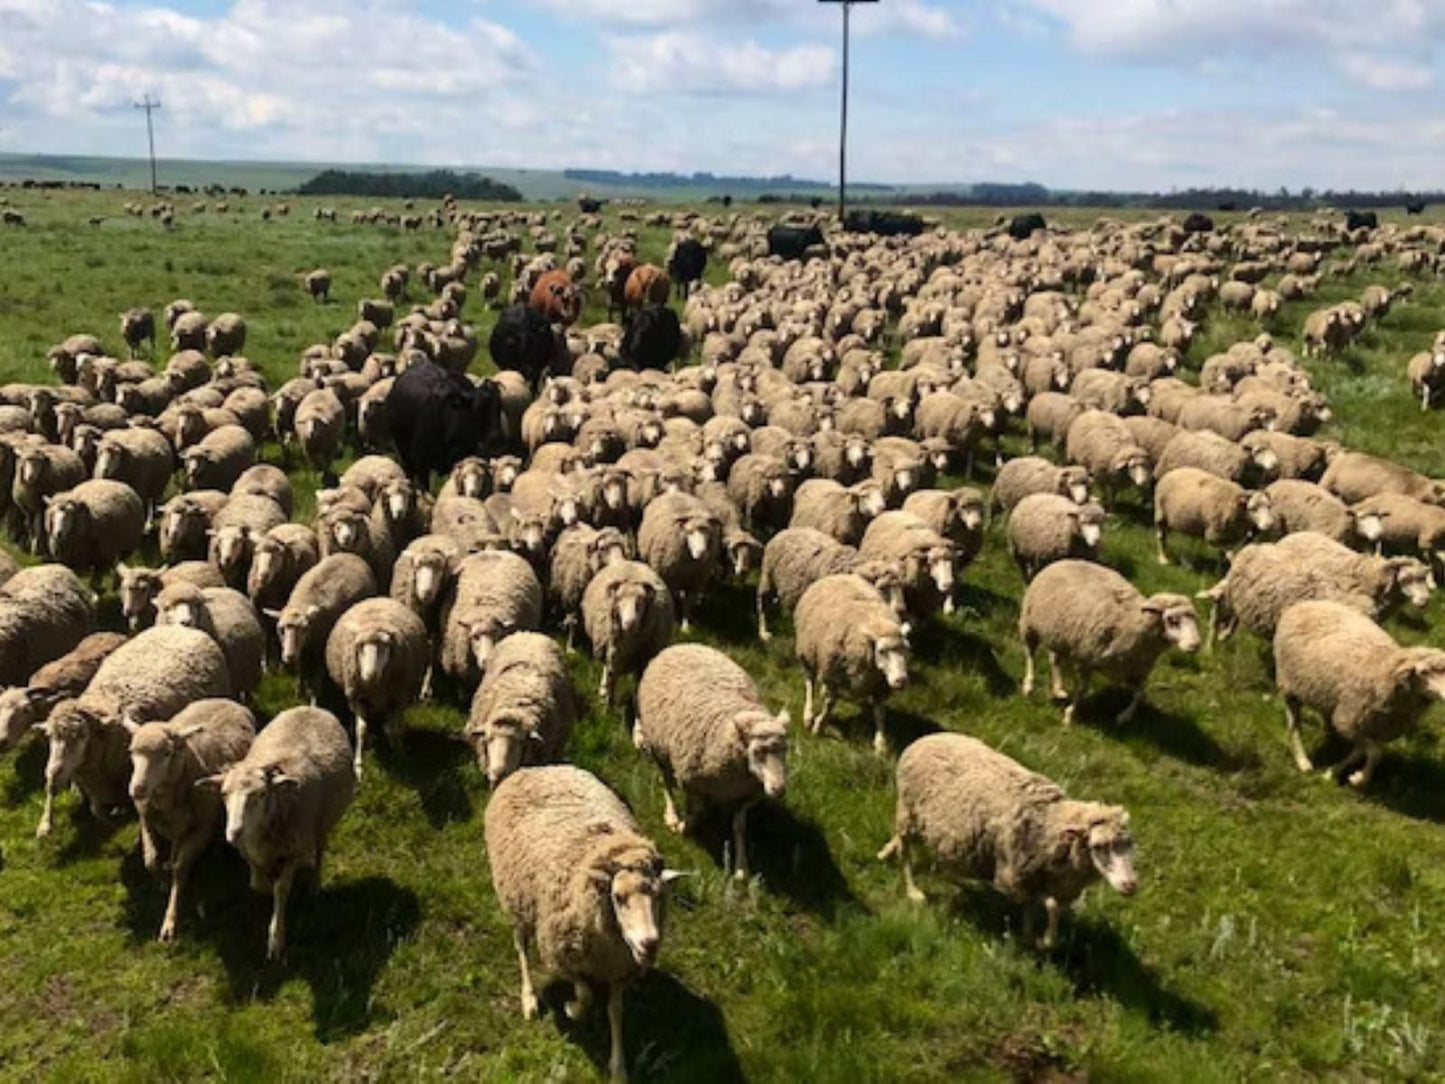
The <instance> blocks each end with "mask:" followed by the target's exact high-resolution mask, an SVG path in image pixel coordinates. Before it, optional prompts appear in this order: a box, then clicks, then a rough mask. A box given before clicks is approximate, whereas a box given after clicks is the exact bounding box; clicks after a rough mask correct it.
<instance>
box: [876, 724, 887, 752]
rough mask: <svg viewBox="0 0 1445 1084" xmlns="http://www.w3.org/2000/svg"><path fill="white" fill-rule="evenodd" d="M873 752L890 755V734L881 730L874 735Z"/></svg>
mask: <svg viewBox="0 0 1445 1084" xmlns="http://www.w3.org/2000/svg"><path fill="white" fill-rule="evenodd" d="M873 752H875V753H877V754H878V755H879V756H880V757H886V756H887V755H888V736H887V735H886V734H884V733H883V731H881V730H879V731H877V732H876V733H875V734H874V735H873Z"/></svg>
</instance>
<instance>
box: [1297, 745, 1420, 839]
mask: <svg viewBox="0 0 1445 1084" xmlns="http://www.w3.org/2000/svg"><path fill="white" fill-rule="evenodd" d="M1342 759H1344V758H1343V753H1341V755H1340V756H1339V757H1336V758H1335V760H1334V761H1333V762H1331V763H1337V762H1338V761H1339V760H1342ZM1318 763H1319V764H1320V765H1321V766H1322V767H1323V766H1324V765H1325V761H1324V759H1323V758H1320V759H1319V761H1318ZM1364 797H1365V799H1366V800H1367V801H1371V802H1376V803H1378V804H1380V805H1382V806H1384V807H1385V808H1387V809H1391V810H1393V811H1394V812H1396V813H1400V814H1403V815H1404V816H1406V817H1413V818H1414V819H1415V820H1421V821H1432V822H1434V823H1436V824H1445V764H1442V763H1441V762H1440V760H1439V759H1437V758H1435V757H1428V756H1407V755H1402V754H1393V753H1391V752H1390V751H1388V750H1387V751H1386V753H1385V757H1384V759H1383V760H1381V761H1380V766H1379V767H1378V768H1376V769H1375V777H1374V778H1373V779H1372V780H1371V781H1370V786H1369V788H1368V789H1367V790H1366V791H1365V794H1364Z"/></svg>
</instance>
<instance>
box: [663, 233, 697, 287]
mask: <svg viewBox="0 0 1445 1084" xmlns="http://www.w3.org/2000/svg"><path fill="white" fill-rule="evenodd" d="M706 270H707V249H706V248H704V247H703V244H702V242H701V241H695V240H693V239H692V238H691V237H687V238H684V239H683V240H681V241H679V242H678V243H677V245H676V246H675V247H674V248H673V250H672V259H670V260H668V261H667V273H668V275H669V276H670V277H671V278H672V288H673V292H674V293H675V294H676V296H678V297H681V298H686V297H687V296H688V295H689V294H690V293H692V286H693V283H695V282H701V281H702V273H703V272H704V271H706Z"/></svg>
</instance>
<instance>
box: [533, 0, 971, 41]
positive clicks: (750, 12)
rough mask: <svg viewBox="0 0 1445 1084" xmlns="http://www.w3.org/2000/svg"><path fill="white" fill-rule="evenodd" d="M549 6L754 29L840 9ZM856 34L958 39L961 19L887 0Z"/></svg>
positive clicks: (678, 1) (668, 3)
mask: <svg viewBox="0 0 1445 1084" xmlns="http://www.w3.org/2000/svg"><path fill="white" fill-rule="evenodd" d="M540 2H541V3H542V4H543V5H544V6H545V7H548V8H550V9H551V10H553V11H556V12H558V13H560V14H562V15H564V16H567V17H569V18H572V19H576V20H579V21H582V22H588V23H595V24H597V25H600V26H604V27H609V28H619V27H632V28H651V29H658V30H661V29H670V30H676V31H688V30H695V29H696V28H697V27H698V26H699V25H701V24H704V23H711V24H720V25H728V26H735V27H744V28H756V27H758V26H760V25H763V24H767V23H786V24H792V25H794V26H800V27H807V28H808V29H816V28H818V27H820V26H832V25H835V23H836V21H837V19H838V17H839V16H838V12H837V10H836V9H834V8H831V7H825V6H822V5H819V4H818V3H816V2H815V0H540ZM852 18H853V25H854V26H855V27H856V28H857V31H858V33H859V34H864V35H867V34H902V35H909V36H917V37H925V38H940V39H942V38H957V37H960V36H962V34H963V24H962V22H961V21H960V20H959V19H958V17H957V16H955V15H953V14H952V13H951V12H950V11H949V10H948V6H947V5H946V4H929V3H925V2H923V0H887V2H885V3H880V4H876V5H874V4H865V5H862V6H859V7H855V8H854V9H853V14H852Z"/></svg>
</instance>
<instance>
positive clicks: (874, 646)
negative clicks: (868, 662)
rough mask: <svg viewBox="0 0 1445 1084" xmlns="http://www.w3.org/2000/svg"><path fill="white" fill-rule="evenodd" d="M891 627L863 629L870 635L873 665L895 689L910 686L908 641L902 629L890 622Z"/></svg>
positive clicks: (891, 687)
mask: <svg viewBox="0 0 1445 1084" xmlns="http://www.w3.org/2000/svg"><path fill="white" fill-rule="evenodd" d="M889 624H890V625H891V626H892V627H891V628H889V629H887V630H884V631H878V630H872V629H864V630H862V631H863V633H864V635H865V636H867V637H868V641H869V649H870V652H871V655H872V662H873V665H874V666H875V667H876V668H877V669H878V672H879V673H880V674H882V675H883V679H884V680H885V681H886V682H887V683H888V687H889V688H890V689H893V690H895V691H896V690H898V689H906V688H908V641H907V640H905V639H904V638H903V632H902V630H901V629H900V628H899V627H898V626H897V625H894V624H893V623H892V622H889Z"/></svg>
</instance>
